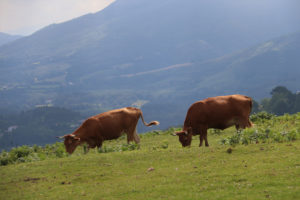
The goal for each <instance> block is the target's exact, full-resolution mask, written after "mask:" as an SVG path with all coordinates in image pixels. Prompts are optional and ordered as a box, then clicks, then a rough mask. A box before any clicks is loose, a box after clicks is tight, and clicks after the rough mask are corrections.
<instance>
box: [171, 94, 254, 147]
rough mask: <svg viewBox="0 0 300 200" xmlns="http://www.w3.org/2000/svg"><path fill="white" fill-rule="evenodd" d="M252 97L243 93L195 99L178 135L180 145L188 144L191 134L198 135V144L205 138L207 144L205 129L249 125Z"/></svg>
mask: <svg viewBox="0 0 300 200" xmlns="http://www.w3.org/2000/svg"><path fill="white" fill-rule="evenodd" d="M251 108H252V99H251V98H250V97H247V96H244V95H239V94H235V95H229V96H217V97H211V98H207V99H204V100H202V101H197V102H195V103H194V104H192V105H191V107H190V108H189V109H188V111H187V114H186V118H185V121H184V125H183V129H182V131H179V132H176V133H175V134H173V135H175V136H176V135H177V136H179V141H180V142H181V144H182V146H183V147H185V146H190V145H191V142H192V136H193V135H200V145H199V146H202V143H203V140H205V146H208V141H207V129H209V128H216V129H222V130H223V129H226V128H228V127H230V126H233V125H235V127H236V129H237V130H239V129H244V128H246V127H251V126H252V123H251V122H250V120H249V115H250V112H251Z"/></svg>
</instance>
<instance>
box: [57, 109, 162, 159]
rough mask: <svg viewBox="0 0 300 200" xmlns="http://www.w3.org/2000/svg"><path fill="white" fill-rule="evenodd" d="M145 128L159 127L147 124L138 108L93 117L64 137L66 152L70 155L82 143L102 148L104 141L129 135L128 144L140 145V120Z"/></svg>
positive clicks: (113, 111)
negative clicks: (137, 129)
mask: <svg viewBox="0 0 300 200" xmlns="http://www.w3.org/2000/svg"><path fill="white" fill-rule="evenodd" d="M140 117H141V118H142V122H143V123H144V125H145V126H152V125H158V124H159V122H158V121H152V122H150V123H149V124H147V123H145V121H144V118H143V114H142V111H141V110H140V109H138V108H132V107H127V108H121V109H117V110H111V111H108V112H104V113H101V114H99V115H95V116H92V117H90V118H88V119H87V120H85V121H84V122H83V124H82V125H81V126H80V127H79V128H78V129H77V130H76V131H74V132H73V133H72V134H68V135H64V136H63V138H64V139H65V141H64V144H65V147H66V151H67V152H68V153H70V154H72V153H73V152H74V150H75V149H76V147H77V146H78V145H80V144H82V143H87V144H88V147H89V148H95V147H98V148H100V147H101V146H102V142H103V141H104V140H112V139H116V138H118V137H120V136H121V135H122V134H123V133H126V134H127V142H128V143H129V142H130V141H135V143H139V141H140V138H139V136H138V135H137V132H136V125H137V123H138V120H139V118H140Z"/></svg>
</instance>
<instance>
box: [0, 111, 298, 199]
mask: <svg viewBox="0 0 300 200" xmlns="http://www.w3.org/2000/svg"><path fill="white" fill-rule="evenodd" d="M298 116H299V114H298ZM297 120H298V119H297V118H295V120H294V121H292V122H290V121H286V123H285V124H283V126H287V124H294V126H296V127H299V121H297ZM281 122H282V121H280V120H278V121H276V124H277V123H278V124H280V123H281ZM295 122H296V125H295ZM260 123H262V122H260ZM264 123H265V122H264ZM266 124H267V125H268V123H266ZM261 126H262V125H259V127H261ZM171 132H172V129H171V130H168V131H165V132H159V134H155V133H148V134H146V135H143V136H142V137H141V145H140V148H139V149H135V150H132V151H120V152H108V153H99V152H98V151H97V150H90V152H89V153H87V154H84V153H83V148H82V147H79V148H78V149H77V150H76V152H75V153H74V154H73V155H72V156H68V157H63V158H48V159H45V160H43V161H35V162H28V163H19V164H10V165H7V166H1V167H0V199H105V200H106V199H243V200H244V199H255V200H257V199H300V156H299V155H300V140H299V139H300V138H297V140H294V141H283V142H280V143H276V142H268V141H267V142H265V143H262V142H259V143H258V144H255V143H250V144H248V145H242V144H237V145H235V146H234V147H233V146H229V145H221V144H220V141H221V140H222V139H223V138H226V137H230V136H232V135H234V134H235V129H234V128H230V129H227V130H225V131H223V132H221V134H213V131H210V133H209V136H208V140H209V144H210V147H208V148H206V147H201V148H199V147H198V145H199V137H194V138H193V142H192V146H191V147H190V148H182V147H181V145H180V143H179V142H178V138H177V137H174V136H171V135H170V133H171ZM122 144H126V139H125V138H121V139H119V140H115V141H107V142H105V144H104V145H105V147H106V148H109V147H116V146H121V145H122ZM229 148H231V149H232V152H231V153H228V152H227V150H228V149H229Z"/></svg>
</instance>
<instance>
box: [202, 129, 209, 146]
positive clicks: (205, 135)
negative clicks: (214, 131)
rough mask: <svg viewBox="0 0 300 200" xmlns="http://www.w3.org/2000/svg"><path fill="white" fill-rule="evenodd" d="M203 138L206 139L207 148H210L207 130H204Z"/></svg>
mask: <svg viewBox="0 0 300 200" xmlns="http://www.w3.org/2000/svg"><path fill="white" fill-rule="evenodd" d="M203 136H204V139H205V146H206V147H208V146H209V145H208V140H207V129H204V130H203Z"/></svg>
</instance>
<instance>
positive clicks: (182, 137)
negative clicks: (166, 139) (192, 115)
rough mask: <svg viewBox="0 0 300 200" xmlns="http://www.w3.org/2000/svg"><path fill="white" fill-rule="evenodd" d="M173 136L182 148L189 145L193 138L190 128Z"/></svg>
mask: <svg viewBox="0 0 300 200" xmlns="http://www.w3.org/2000/svg"><path fill="white" fill-rule="evenodd" d="M173 135H174V136H178V137H179V142H180V143H181V144H182V146H183V147H186V146H190V145H191V142H192V136H193V135H192V131H191V128H188V129H187V130H184V131H178V132H176V133H175V134H173Z"/></svg>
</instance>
